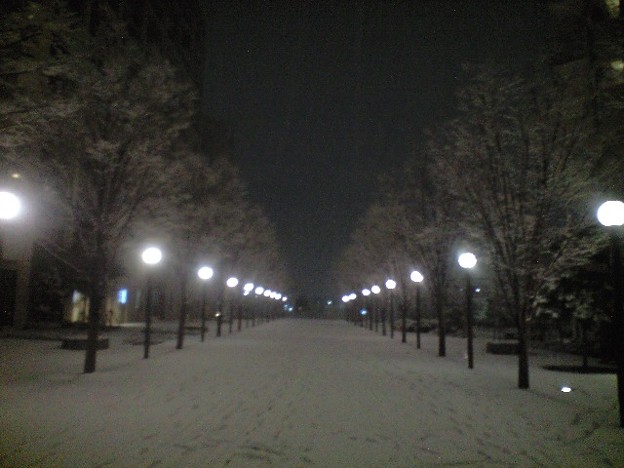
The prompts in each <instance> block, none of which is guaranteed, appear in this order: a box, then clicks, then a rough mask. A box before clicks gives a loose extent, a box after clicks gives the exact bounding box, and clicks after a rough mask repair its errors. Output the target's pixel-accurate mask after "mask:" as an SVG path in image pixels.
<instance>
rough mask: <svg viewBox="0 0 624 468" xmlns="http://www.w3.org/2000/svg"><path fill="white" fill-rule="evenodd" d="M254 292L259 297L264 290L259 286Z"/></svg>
mask: <svg viewBox="0 0 624 468" xmlns="http://www.w3.org/2000/svg"><path fill="white" fill-rule="evenodd" d="M254 292H255V293H256V294H257V295H258V296H259V295H260V294H262V293H263V292H264V288H263V287H262V286H257V287H256V289H255V290H254Z"/></svg>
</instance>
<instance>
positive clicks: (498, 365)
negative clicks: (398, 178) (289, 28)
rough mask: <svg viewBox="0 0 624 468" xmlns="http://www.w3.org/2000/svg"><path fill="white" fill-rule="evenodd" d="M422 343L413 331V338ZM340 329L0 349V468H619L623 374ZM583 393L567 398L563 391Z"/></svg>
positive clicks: (315, 324) (623, 438) (309, 325)
mask: <svg viewBox="0 0 624 468" xmlns="http://www.w3.org/2000/svg"><path fill="white" fill-rule="evenodd" d="M410 338H412V340H413V337H410ZM399 339H400V337H399V336H396V337H395V339H394V340H390V339H389V338H388V337H382V336H380V335H379V334H374V333H372V332H370V331H368V330H365V329H362V328H359V327H354V326H352V325H349V324H347V323H344V322H336V321H306V320H281V321H277V322H272V323H269V324H264V325H261V326H258V327H255V328H249V329H245V330H243V331H242V332H241V333H235V334H233V335H231V336H228V335H227V334H226V336H224V337H222V338H220V339H215V338H213V337H212V335H211V336H210V338H209V339H208V340H207V341H206V342H205V343H200V342H198V339H197V337H188V338H187V340H186V344H185V348H184V349H183V350H175V349H174V348H175V343H174V342H173V341H166V342H164V343H161V344H158V345H156V346H153V347H152V352H151V354H150V359H149V360H143V359H141V357H142V349H141V347H140V346H131V345H128V344H122V342H121V340H117V341H115V340H113V344H112V347H111V349H109V350H106V351H102V352H100V353H98V372H96V373H95V374H91V375H83V374H81V373H80V370H81V368H82V360H83V358H84V354H83V353H82V352H72V351H66V350H61V349H59V347H58V343H56V342H44V341H27V340H10V339H3V340H0V432H1V434H2V435H1V437H0V465H2V466H26V465H29V466H32V465H34V466H68V467H69V466H71V467H76V466H166V467H169V466H171V467H173V466H175V467H180V466H241V467H248V466H285V467H291V466H319V467H343V466H354V467H366V466H371V467H372V466H384V467H386V466H406V467H407V466H419V467H420V466H456V465H469V466H479V467H494V466H496V467H498V466H519V467H520V466H521V467H525V466H549V467H556V466H562V467H563V466H565V467H571V466H578V467H595V466H624V430H622V429H620V428H618V427H617V412H616V400H615V377H614V376H613V375H589V376H587V375H586V376H581V375H574V374H565V373H556V372H548V371H544V370H541V369H539V368H538V365H539V364H540V363H549V364H559V363H563V362H564V361H565V359H566V357H563V356H559V355H535V356H532V358H533V359H532V372H531V378H532V382H531V383H532V389H531V390H529V391H522V390H518V389H517V388H516V358H515V357H511V356H491V355H485V354H484V353H483V352H482V349H483V348H484V346H485V342H484V341H479V340H478V341H477V347H476V349H477V350H480V351H478V352H477V354H476V357H475V367H476V368H475V369H474V370H472V371H471V370H468V369H467V368H466V363H465V360H464V356H463V347H464V340H461V339H454V338H450V339H449V341H448V350H449V351H448V357H446V358H439V357H437V356H436V350H437V341H436V338H435V336H434V335H425V336H424V340H423V349H422V350H416V349H414V344H413V342H412V343H408V344H401V343H400V342H399ZM564 383H565V384H569V385H570V386H572V388H573V389H574V391H573V392H572V393H567V394H564V393H561V392H560V391H559V388H560V385H561V384H564Z"/></svg>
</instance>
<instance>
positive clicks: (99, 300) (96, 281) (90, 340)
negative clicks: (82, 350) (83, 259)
mask: <svg viewBox="0 0 624 468" xmlns="http://www.w3.org/2000/svg"><path fill="white" fill-rule="evenodd" d="M92 271H93V273H91V282H90V283H91V284H90V288H89V329H88V333H87V350H86V354H85V363H84V373H85V374H90V373H92V372H95V367H96V357H97V347H98V335H99V331H100V311H101V309H102V304H103V302H104V295H105V291H106V282H105V281H104V280H103V279H102V275H104V274H105V271H106V267H105V262H104V260H103V259H98V261H97V265H94V268H93V270H92Z"/></svg>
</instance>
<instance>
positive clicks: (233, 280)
mask: <svg viewBox="0 0 624 468" xmlns="http://www.w3.org/2000/svg"><path fill="white" fill-rule="evenodd" d="M225 284H226V286H227V287H228V288H230V289H234V288H235V287H236V286H238V278H236V277H235V276H231V277H230V278H228V279H227V281H226V282H225ZM227 302H228V309H229V312H230V316H229V317H228V320H229V333H232V324H233V323H234V308H233V306H232V303H233V302H234V301H232V298H231V296H230V297H229V298H228V301H227Z"/></svg>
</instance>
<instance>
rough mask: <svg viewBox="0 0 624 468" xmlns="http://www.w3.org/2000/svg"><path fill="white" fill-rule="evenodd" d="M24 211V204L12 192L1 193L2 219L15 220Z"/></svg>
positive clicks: (0, 214)
mask: <svg viewBox="0 0 624 468" xmlns="http://www.w3.org/2000/svg"><path fill="white" fill-rule="evenodd" d="M20 211H22V203H21V202H20V199H19V198H18V197H17V195H15V194H13V193H11V192H0V219H6V220H9V219H13V218H15V217H17V216H18V215H19V214H20Z"/></svg>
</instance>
